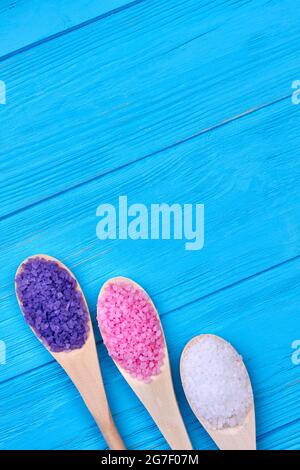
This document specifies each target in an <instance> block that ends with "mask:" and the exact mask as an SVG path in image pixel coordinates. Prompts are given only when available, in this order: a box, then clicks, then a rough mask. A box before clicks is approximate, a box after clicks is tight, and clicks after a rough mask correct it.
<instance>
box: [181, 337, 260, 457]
mask: <svg viewBox="0 0 300 470" xmlns="http://www.w3.org/2000/svg"><path fill="white" fill-rule="evenodd" d="M207 336H210V337H212V338H215V339H216V340H218V341H224V340H223V339H222V338H220V337H219V336H215V335H199V336H195V337H194V338H193V339H191V341H189V342H188V344H187V345H186V346H185V348H184V350H183V352H182V355H181V360H180V375H181V381H182V385H183V388H184V389H185V382H184V374H183V368H184V366H183V360H184V356H185V354H186V353H187V351H188V349H189V348H190V347H191V346H192V345H193V344H195V343H196V342H199V341H201V340H202V339H204V338H205V337H207ZM231 347H232V346H231ZM242 367H243V368H244V372H245V374H247V377H248V378H249V376H248V372H247V369H246V367H245V365H244V363H242ZM249 382H250V378H249ZM186 398H187V400H188V402H189V405H190V407H191V408H192V410H193V412H194V414H195V415H196V417H197V418H198V420H199V421H200V423H201V424H202V426H203V427H204V429H205V430H206V431H207V432H208V434H209V435H210V437H211V438H212V439H213V440H214V442H215V443H216V444H217V446H218V447H219V449H221V450H256V427H255V411H254V403H253V404H252V405H251V407H250V409H249V411H248V413H247V415H246V417H245V419H244V422H243V424H242V425H238V426H235V427H226V428H224V429H213V428H212V426H211V425H210V423H208V422H207V421H206V420H205V419H204V418H203V416H201V415H200V413H199V411H198V410H197V409H195V407H194V405H193V404H192V403H191V401H190V400H189V397H188V394H186Z"/></svg>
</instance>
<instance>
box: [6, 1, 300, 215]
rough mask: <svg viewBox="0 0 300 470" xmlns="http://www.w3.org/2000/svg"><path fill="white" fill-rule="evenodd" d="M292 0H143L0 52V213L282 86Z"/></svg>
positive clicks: (289, 59) (218, 120)
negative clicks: (3, 100)
mask: <svg viewBox="0 0 300 470" xmlns="http://www.w3.org/2000/svg"><path fill="white" fill-rule="evenodd" d="M292 3H293V2H292V1H291V0H284V1H282V0H280V1H277V0H275V1H272V2H265V3H264V4H263V5H262V2H261V0H253V1H250V2H246V3H242V4H240V2H236V1H228V2H225V3H224V1H223V0H217V1H215V2H213V3H212V4H211V2H204V1H202V2H197V1H195V0H187V1H185V2H184V3H183V2H182V1H180V0H172V1H169V2H167V1H164V2H161V0H155V1H151V2H147V1H145V2H142V3H141V4H138V5H135V6H134V7H132V8H129V9H126V10H124V11H121V12H120V13H118V14H116V15H113V16H109V17H107V18H103V19H102V20H100V21H99V22H96V23H93V24H90V25H88V26H86V27H85V28H80V29H78V30H75V31H73V32H71V33H70V34H67V35H65V36H62V37H59V38H57V39H55V40H53V41H49V42H45V43H43V44H41V45H40V46H39V47H37V48H35V49H33V50H28V51H25V52H24V53H22V54H18V55H17V56H15V57H12V58H10V59H8V60H5V61H3V63H2V72H1V75H2V79H4V80H5V81H6V82H7V105H6V106H5V107H4V106H2V107H1V108H0V113H1V114H0V119H1V149H0V159H1V166H0V184H1V186H2V185H4V183H5V188H4V189H3V190H2V191H0V197H1V208H0V216H7V215H9V214H11V213H12V212H13V211H16V210H20V209H22V208H25V207H27V206H28V205H29V204H36V203H38V202H40V201H43V200H45V198H49V197H52V196H53V195H55V194H59V193H62V192H64V191H67V190H70V189H71V188H73V187H76V186H78V185H80V184H84V183H86V182H89V181H90V180H92V179H93V178H95V177H97V176H101V175H103V174H105V173H108V172H110V171H111V170H113V169H116V168H121V167H122V166H124V165H126V164H128V163H129V162H133V161H136V160H139V159H141V158H145V157H146V156H148V155H151V154H153V153H155V152H158V151H160V150H161V149H163V148H167V147H172V145H175V144H176V143H178V142H181V141H183V140H185V139H191V138H193V136H194V135H197V134H201V133H202V132H205V131H206V130H207V129H210V128H211V127H214V126H219V125H221V124H222V123H224V121H226V120H228V119H235V118H236V117H237V116H238V115H240V114H242V113H245V112H251V110H253V109H255V108H256V107H261V106H265V105H267V104H270V103H272V102H274V101H276V100H278V99H282V98H283V97H285V96H287V95H289V94H291V91H292V90H291V82H292V80H293V79H295V77H297V75H298V69H299V67H298V61H297V57H298V31H299V25H298V19H297V16H296V15H290V13H289V12H290V10H291V8H292ZM265 18H268V28H266V24H265ZM245 24H247V27H242V25H245ZM220 44H222V47H220ZM83 161H84V165H83V164H82V162H83ZM24 162H26V186H25V187H24V185H22V184H18V185H17V184H16V182H19V183H20V182H21V181H22V180H23V166H22V164H23V163H24ZM41 163H42V164H41Z"/></svg>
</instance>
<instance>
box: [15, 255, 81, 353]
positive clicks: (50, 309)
mask: <svg viewBox="0 0 300 470" xmlns="http://www.w3.org/2000/svg"><path fill="white" fill-rule="evenodd" d="M16 291H17V295H18V298H19V300H20V303H21V308H22V311H23V313H24V316H25V320H26V321H27V323H28V324H29V325H30V326H31V327H32V328H33V330H34V331H35V333H36V334H37V336H38V337H39V338H40V339H41V340H42V342H43V343H44V344H45V345H46V346H47V347H48V348H49V349H50V350H51V351H52V352H61V351H67V350H72V349H78V348H81V347H82V346H83V345H84V343H85V341H86V339H87V336H88V331H89V326H88V320H89V314H88V311H87V307H86V304H85V301H84V299H83V296H82V293H81V292H80V291H79V290H78V283H77V281H76V279H74V278H73V277H72V276H71V275H70V273H69V272H68V271H67V270H66V269H64V268H63V267H61V266H60V265H59V264H58V263H57V262H56V261H54V260H49V259H45V258H42V257H33V258H29V259H28V260H27V261H25V262H24V263H23V264H22V266H21V270H20V271H19V273H18V275H17V276H16Z"/></svg>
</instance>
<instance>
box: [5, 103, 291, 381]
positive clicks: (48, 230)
mask: <svg viewBox="0 0 300 470" xmlns="http://www.w3.org/2000/svg"><path fill="white" fill-rule="evenodd" d="M297 112H298V110H297V108H296V107H293V106H292V105H291V104H290V102H289V101H284V102H281V103H278V104H277V105H276V106H275V105H274V106H272V107H269V108H266V109H264V110H262V111H260V112H257V113H254V114H251V115H249V116H247V117H245V118H243V119H240V120H238V121H235V122H232V123H231V124H228V125H227V126H222V127H220V128H218V129H216V130H215V131H214V132H211V133H208V134H205V135H202V136H200V137H198V138H196V139H194V140H192V141H189V142H186V143H184V144H181V145H178V146H177V147H174V148H173V149H171V150H167V151H165V152H163V153H162V154H159V155H157V156H156V157H152V158H150V159H146V160H144V161H142V162H141V161H140V162H138V163H137V164H135V165H130V166H128V167H126V168H123V169H122V170H120V171H118V172H115V173H111V174H109V175H107V176H105V177H103V178H102V179H101V180H100V181H94V182H92V183H90V184H89V185H87V186H80V187H79V188H77V189H76V190H74V191H73V192H71V193H67V194H65V195H63V196H60V197H58V198H57V199H56V198H52V199H50V200H48V201H47V202H45V203H44V204H42V205H40V206H34V207H32V208H29V209H28V210H26V211H24V212H22V213H19V214H16V215H15V216H14V217H10V218H8V219H6V220H5V221H3V222H2V224H1V227H0V236H1V239H2V241H3V245H2V246H3V248H2V250H1V252H0V260H1V266H2V269H1V272H0V286H1V294H0V302H1V324H0V328H1V336H2V338H4V339H5V341H6V342H7V344H9V345H10V348H11V352H10V356H11V360H10V361H8V362H7V365H6V366H3V367H2V368H1V377H2V380H7V379H9V378H11V377H13V376H14V375H16V374H23V373H25V372H26V371H28V370H30V369H32V368H35V367H40V366H41V365H42V364H44V363H45V362H47V360H48V358H47V354H46V352H44V351H43V349H42V348H41V347H40V345H39V343H38V342H36V340H35V339H34V338H33V337H32V335H31V333H30V331H29V330H28V328H27V326H26V325H25V324H24V321H23V318H22V316H21V314H20V312H19V309H18V307H17V302H16V299H15V297H14V291H13V276H14V272H15V269H16V268H17V266H18V265H19V263H20V262H21V261H22V260H23V259H24V258H26V257H27V256H29V255H30V254H33V253H41V252H43V253H48V254H50V255H53V256H56V257H57V258H59V259H61V260H62V261H64V262H65V263H67V264H68V266H69V267H70V268H72V269H73V270H74V273H75V275H76V277H77V278H78V279H79V280H80V283H81V284H82V287H83V289H84V292H85V293H86V296H87V300H88V303H89V305H90V307H91V314H92V316H93V317H94V318H95V305H96V299H97V295H98V292H99V289H100V286H101V284H102V283H103V282H104V281H105V280H106V279H107V278H109V277H111V276H117V275H124V276H128V277H132V278H133V279H135V280H136V281H137V282H139V283H140V284H141V285H143V286H144V287H145V288H146V289H147V290H148V291H149V292H150V293H151V295H152V296H153V298H154V301H155V302H156V303H157V305H158V309H159V311H160V313H161V314H162V315H164V313H165V312H170V311H174V315H175V316H176V309H177V308H178V307H180V306H181V305H184V304H186V303H192V302H194V301H196V300H197V299H199V298H201V297H203V296H206V295H209V294H211V293H212V292H215V291H217V290H219V289H223V288H224V287H226V286H228V285H230V284H233V283H236V282H238V281H240V280H241V279H245V278H247V277H249V276H253V275H254V274H256V273H258V272H261V271H264V270H267V269H269V268H271V267H272V266H274V265H277V264H280V263H282V262H284V261H286V260H288V259H291V258H293V257H295V256H298V255H299V254H300V253H299V233H300V227H299V223H300V221H299V217H298V214H299V196H298V188H299V179H300V171H299V170H300V168H299V159H298V160H297V158H296V155H297V152H298V148H299V138H300V136H299V135H298V134H297V133H295V132H294V126H293V122H294V120H295V119H296V116H297ZM258 130H259V131H258ZM287 142H288V146H287V145H286V143H287ZM237 155H238V158H237ZM166 182H167V184H166ZM120 194H123V195H127V196H128V202H129V204H132V203H136V202H140V203H143V204H145V205H146V206H147V207H148V208H150V205H151V204H152V203H162V202H165V203H168V204H173V203H174V202H177V203H181V204H185V203H194V204H195V203H204V204H205V207H206V209H205V214H206V215H205V238H206V242H205V246H204V249H203V250H200V251H186V250H185V247H184V240H138V241H133V240H106V241H100V240H98V239H97V237H96V224H97V222H98V219H97V217H96V208H97V206H98V205H99V204H101V203H112V204H114V205H117V203H118V197H119V195H120ZM16 227H17V230H16ZM179 292H180V295H179ZM16 331H17V332H18V335H16V334H15V332H16Z"/></svg>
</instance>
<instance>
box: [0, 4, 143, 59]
mask: <svg viewBox="0 0 300 470" xmlns="http://www.w3.org/2000/svg"><path fill="white" fill-rule="evenodd" d="M139 1H140V0H135V1H133V4H136V3H138V2H139ZM130 5H131V2H130V0H128V1H126V0H101V1H100V2H99V1H97V0H88V1H87V0H77V1H76V2H74V1H71V0H64V1H63V2H60V1H57V0H51V2H48V1H46V0H30V4H29V3H28V2H27V1H26V0H15V1H12V0H2V1H1V6H0V23H1V30H0V58H2V57H7V56H11V55H14V54H17V53H19V52H20V51H22V50H26V49H29V48H30V49H31V48H33V47H35V46H38V45H39V44H41V43H42V42H43V41H47V40H50V39H53V38H55V37H57V36H61V35H63V34H67V33H69V32H70V31H72V30H73V29H78V28H81V27H84V26H85V25H86V24H89V23H93V22H94V21H98V20H99V19H101V18H103V17H105V16H108V15H111V14H115V13H116V12H118V11H120V9H122V7H123V8H126V7H130ZM37 20H38V21H37ZM16 31H18V32H19V34H16Z"/></svg>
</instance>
